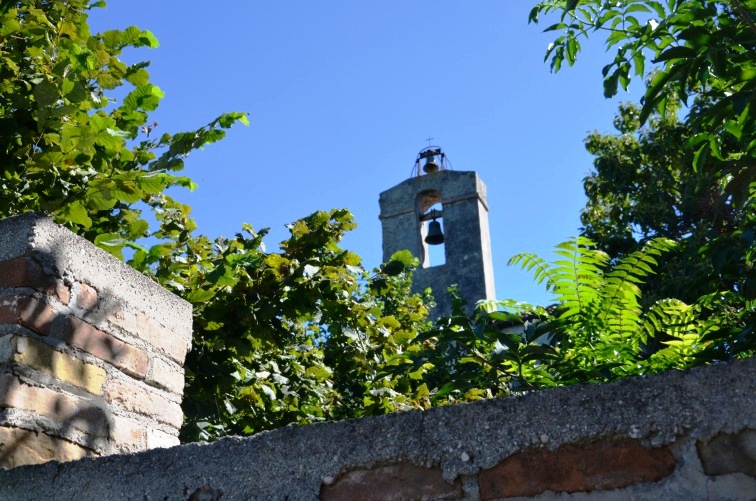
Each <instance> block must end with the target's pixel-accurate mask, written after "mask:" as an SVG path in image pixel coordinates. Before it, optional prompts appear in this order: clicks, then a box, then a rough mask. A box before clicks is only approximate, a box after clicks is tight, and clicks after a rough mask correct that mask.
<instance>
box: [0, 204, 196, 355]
mask: <svg viewBox="0 0 756 501" xmlns="http://www.w3.org/2000/svg"><path fill="white" fill-rule="evenodd" d="M21 256H30V257H32V258H34V259H35V260H36V261H37V262H39V263H40V264H41V265H42V266H43V268H45V271H47V272H51V273H53V274H57V275H64V274H65V275H73V276H76V277H77V278H78V279H79V280H82V281H85V282H88V283H89V284H91V285H94V284H96V285H97V287H98V288H101V289H102V290H103V291H104V292H103V293H102V294H101V295H100V296H101V297H102V298H104V299H105V301H106V304H104V305H102V308H103V309H107V310H119V309H120V310H124V309H129V310H130V309H134V310H137V311H143V312H145V313H147V314H148V315H150V316H152V317H153V318H156V319H159V320H160V322H161V323H164V324H165V325H166V327H170V328H171V330H173V331H174V332H175V333H176V334H178V335H180V336H181V337H182V338H183V339H184V340H185V341H186V342H187V345H191V335H192V313H191V312H192V306H191V304H190V303H188V302H187V301H185V300H183V299H181V298H180V297H178V296H176V295H175V294H172V293H171V292H169V291H168V290H166V289H164V288H163V287H161V286H160V285H159V284H157V283H156V282H154V281H153V280H151V279H150V278H148V277H146V276H145V275H143V274H141V273H139V272H138V271H136V270H134V269H133V268H131V267H130V266H128V265H126V264H125V263H122V262H118V261H117V260H116V259H114V258H113V256H111V255H110V254H108V253H107V252H105V251H104V250H102V249H100V248H98V247H97V246H95V245H94V244H92V243H91V242H88V241H86V240H84V239H82V238H81V237H78V236H77V235H75V234H74V233H72V232H71V231H69V230H68V229H66V228H64V227H63V226H60V225H58V224H56V223H55V222H53V221H52V219H50V218H49V217H48V216H46V215H44V214H41V213H28V214H23V215H20V216H14V217H9V218H5V219H1V220H0V261H5V260H9V259H13V258H16V257H21ZM107 302H109V303H110V304H107ZM124 306H125V307H124Z"/></svg>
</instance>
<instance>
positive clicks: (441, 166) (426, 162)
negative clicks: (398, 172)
mask: <svg viewBox="0 0 756 501" xmlns="http://www.w3.org/2000/svg"><path fill="white" fill-rule="evenodd" d="M445 164H446V155H445V154H444V152H443V151H441V148H439V147H438V146H428V147H427V148H423V149H422V150H420V153H418V154H417V159H416V160H415V168H414V169H413V173H415V174H416V175H418V176H421V175H422V174H423V173H425V174H433V173H435V172H438V171H440V170H446V165H445ZM420 167H422V172H421V171H420Z"/></svg>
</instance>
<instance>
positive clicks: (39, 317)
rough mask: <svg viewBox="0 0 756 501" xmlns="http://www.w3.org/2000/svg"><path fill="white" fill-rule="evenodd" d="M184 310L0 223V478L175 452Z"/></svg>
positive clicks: (107, 267)
mask: <svg viewBox="0 0 756 501" xmlns="http://www.w3.org/2000/svg"><path fill="white" fill-rule="evenodd" d="M191 333H192V310H191V305H190V304H189V303H187V302H185V301H184V300H182V299H180V298H178V297H176V296H175V295H173V294H171V293H170V292H168V291H166V290H165V289H163V288H162V287H160V286H159V285H157V284H156V283H154V282H153V281H152V280H150V279H148V278H147V277H145V276H144V275H142V274H140V273H138V272H136V271H135V270H133V269H132V268H130V267H128V266H127V265H125V264H124V263H122V262H120V261H118V260H117V259H115V258H114V257H112V256H110V255H109V254H107V253H106V252H104V251H102V250H100V249H98V248H97V247H95V246H94V245H92V244H91V243H89V242H88V241H86V240H84V239H82V238H80V237H78V236H76V235H74V234H73V233H71V232H70V231H68V230H67V229H65V228H63V227H61V226H59V225H57V224H55V223H53V222H52V221H51V220H50V219H49V218H47V217H46V216H43V215H40V214H27V215H23V216H18V217H12V218H8V219H4V220H0V467H14V466H19V465H23V464H35V463H42V462H45V461H49V460H53V459H54V460H58V461H68V460H72V459H78V458H82V457H85V456H103V455H108V454H114V453H123V452H135V451H141V450H145V449H151V448H155V447H168V446H173V445H177V444H178V443H179V441H178V430H179V428H180V427H181V423H182V419H183V415H182V412H181V397H182V394H183V387H184V370H183V363H184V358H185V356H186V352H187V351H188V349H189V348H190V346H191Z"/></svg>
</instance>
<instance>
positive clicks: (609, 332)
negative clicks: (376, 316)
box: [410, 237, 719, 405]
mask: <svg viewBox="0 0 756 501" xmlns="http://www.w3.org/2000/svg"><path fill="white" fill-rule="evenodd" d="M674 247H675V244H674V242H673V241H671V240H668V239H653V240H650V241H649V242H648V243H647V244H646V245H645V246H644V247H643V248H642V249H640V250H637V251H635V252H632V253H630V254H628V255H627V256H625V257H623V258H621V259H619V260H616V261H615V262H613V263H612V262H611V260H610V258H609V256H608V255H607V254H606V253H604V252H603V251H601V250H599V249H597V248H596V246H595V244H594V243H593V242H591V241H590V240H588V239H587V238H585V237H578V238H576V239H575V240H572V241H568V242H564V243H562V244H560V245H558V246H557V248H556V251H555V252H556V254H557V256H558V259H557V260H555V261H554V262H547V261H545V260H543V259H542V258H540V257H538V256H535V255H533V254H519V255H517V256H515V257H513V258H512V259H511V261H510V263H511V264H514V265H520V266H522V268H523V269H525V270H528V271H530V272H531V273H533V276H534V278H535V280H536V281H537V282H539V283H544V284H545V286H546V288H547V290H549V291H550V292H551V293H553V294H554V296H555V299H556V301H557V303H556V304H555V305H554V306H552V307H549V308H542V307H537V306H532V305H528V304H523V303H518V302H516V301H511V300H507V301H491V302H482V303H480V304H479V308H478V309H477V310H476V314H475V315H473V317H472V318H469V317H467V316H466V315H465V313H464V305H463V304H462V302H461V301H460V300H459V298H457V301H456V302H455V306H454V313H453V315H452V316H451V317H450V318H448V319H442V320H441V321H440V322H438V323H437V325H436V328H435V329H432V330H429V331H427V332H426V333H424V334H421V335H420V336H419V337H418V342H419V343H421V345H420V347H419V349H418V350H417V351H413V352H412V356H411V357H410V358H411V359H412V363H413V365H412V367H413V368H414V370H416V371H418V372H421V373H422V378H423V381H424V383H425V384H426V386H427V387H428V388H430V391H429V399H430V401H431V403H432V404H433V405H444V404H448V403H453V402H458V401H467V400H476V399H480V398H490V397H500V396H507V395H510V394H518V393H522V392H525V391H531V390H536V389H543V388H550V387H554V386H563V385H569V384H574V383H581V382H592V383H601V382H609V381H612V380H615V379H617V378H622V377H627V376H631V375H642V374H653V373H657V372H661V371H664V370H668V369H671V368H678V369H682V368H686V367H691V366H693V365H697V364H700V363H702V362H705V360H706V358H705V357H702V356H701V355H702V354H703V353H704V352H705V351H706V350H707V349H708V347H709V342H707V341H706V337H707V335H708V334H710V333H711V332H712V331H715V330H717V329H719V324H718V321H717V320H713V319H709V318H707V314H706V311H705V307H704V306H702V305H698V304H694V305H687V304H685V303H683V302H682V301H679V300H676V299H664V300H659V301H657V302H655V303H654V304H652V305H651V306H649V307H644V306H643V305H642V304H641V301H640V297H641V289H640V286H641V285H642V284H643V282H644V281H645V280H646V279H647V278H648V277H649V276H650V275H652V274H653V273H654V269H655V268H656V266H657V258H658V257H659V256H662V255H664V254H665V253H667V252H669V251H670V250H672V249H673V248H674ZM660 339H663V342H661V343H660V344H661V346H652V345H653V344H655V343H658V342H659V341H658V340H660Z"/></svg>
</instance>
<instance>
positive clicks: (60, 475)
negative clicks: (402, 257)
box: [0, 359, 756, 501]
mask: <svg viewBox="0 0 756 501" xmlns="http://www.w3.org/2000/svg"><path fill="white" fill-rule="evenodd" d="M754 411H756V359H749V360H741V361H736V362H732V363H728V364H722V365H713V366H708V367H702V368H698V369H695V370H691V371H690V372H688V373H682V372H676V371H675V372H670V373H666V374H662V375H658V376H651V377H638V378H630V379H626V380H623V381H620V382H617V383H614V384H610V385H580V386H573V387H569V388H562V389H555V390H549V391H543V392H539V393H533V394H530V395H527V396H523V397H512V398H505V399H498V400H489V401H484V402H477V403H474V404H465V405H456V406H450V407H444V408H436V409H432V410H429V411H425V412H407V413H399V414H392V415H388V416H382V417H376V418H367V419H361V420H350V421H342V422H335V423H325V424H319V425H312V426H305V427H296V426H294V427H287V428H283V429H279V430H276V431H273V432H267V433H260V434H258V435H256V436H254V437H250V438H227V439H224V440H221V441H219V442H216V443H214V444H211V445H207V444H191V445H184V446H179V447H174V448H170V449H157V450H152V451H147V452H142V453H138V454H132V455H122V456H110V457H106V458H97V459H82V460H80V461H73V462H68V463H62V464H57V463H47V464H44V465H37V466H24V467H20V468H15V469H12V470H6V471H0V486H2V489H0V499H13V500H19V499H52V498H56V499H81V498H86V499H98V500H107V499H140V500H141V499H144V500H158V499H161V500H162V499H170V500H178V499H188V500H220V499H223V500H226V499H259V500H279V499H289V500H300V499H318V498H320V499H325V500H359V499H362V500H370V499H376V500H377V499H393V500H400V499H402V500H411V499H467V500H471V499H484V500H495V499H543V500H554V499H595V500H622V499H635V500H654V501H656V500H659V499H664V500H685V501H691V500H698V499H742V500H746V499H749V500H750V499H754V497H756V412H754Z"/></svg>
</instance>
